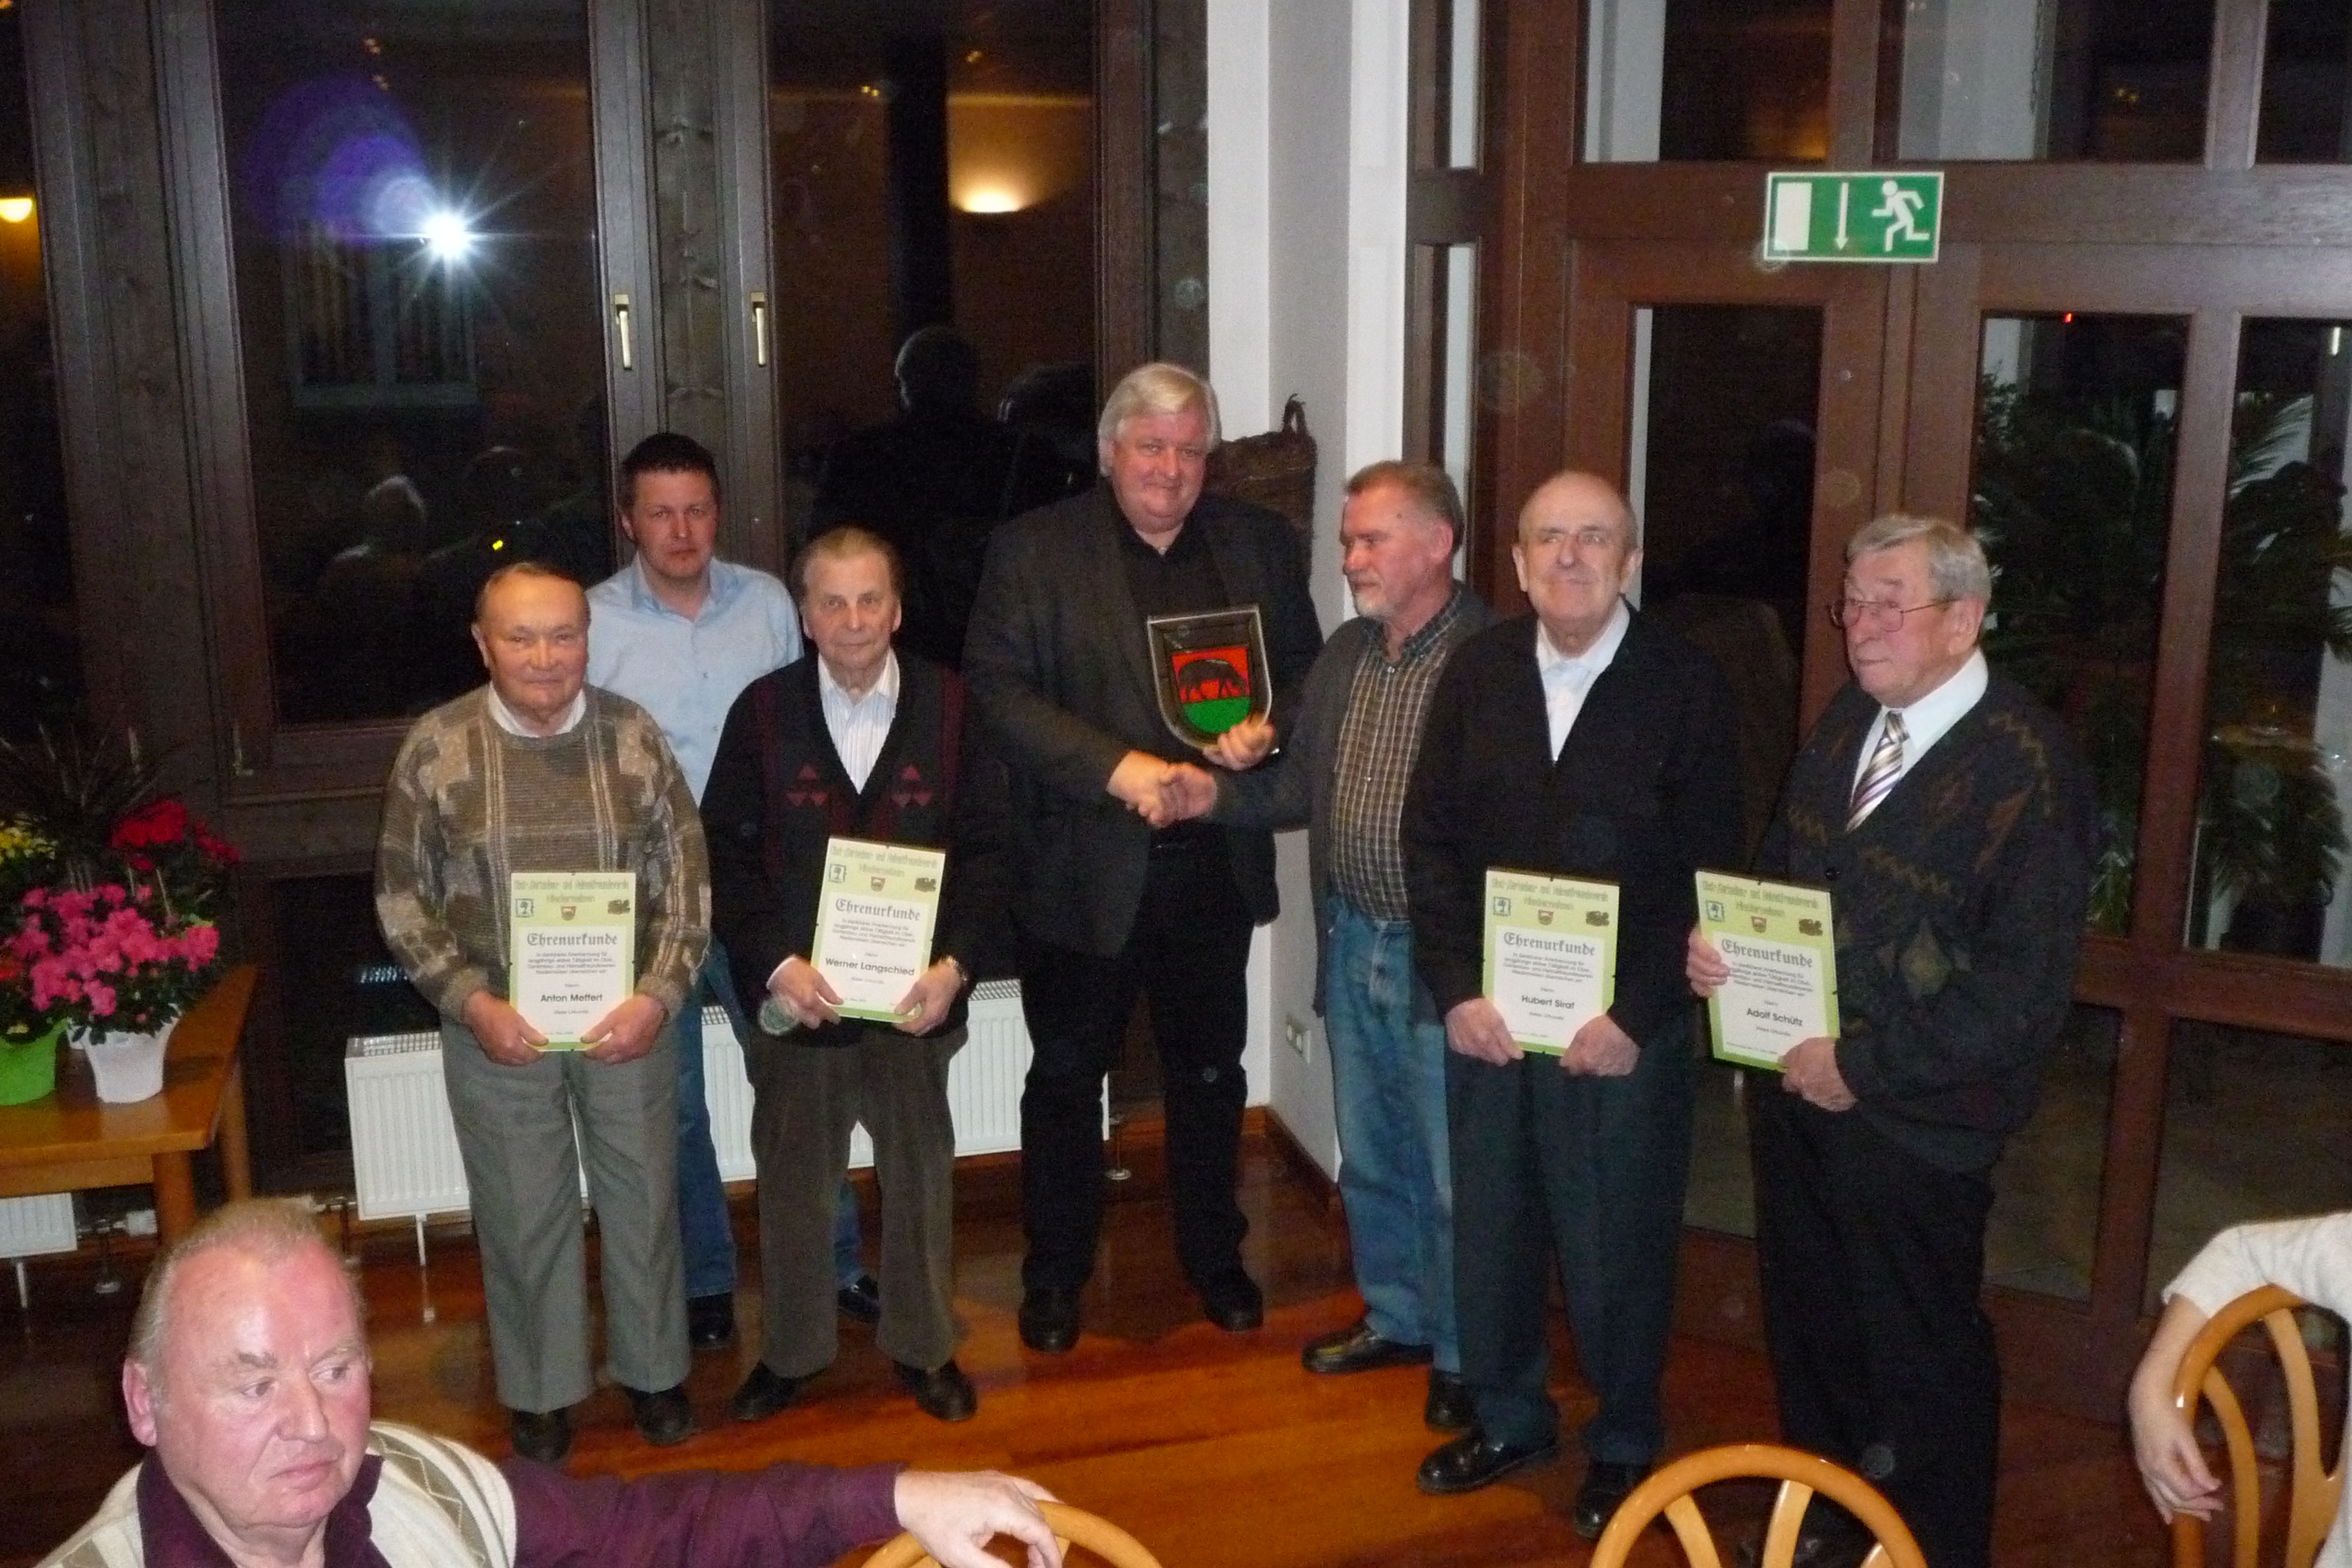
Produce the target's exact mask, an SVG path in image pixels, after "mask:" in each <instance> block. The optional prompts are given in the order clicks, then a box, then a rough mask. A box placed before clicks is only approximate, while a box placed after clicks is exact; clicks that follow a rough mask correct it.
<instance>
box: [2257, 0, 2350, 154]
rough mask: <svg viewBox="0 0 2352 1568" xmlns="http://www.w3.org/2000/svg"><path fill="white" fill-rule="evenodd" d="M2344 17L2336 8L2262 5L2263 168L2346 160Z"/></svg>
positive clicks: (2317, 1)
mask: <svg viewBox="0 0 2352 1568" xmlns="http://www.w3.org/2000/svg"><path fill="white" fill-rule="evenodd" d="M2347 60H2352V10H2347V8H2346V7H2345V5H2344V3H2343V0H2270V36H2269V40H2268V42H2266V43H2265V44H2264V46H2263V112H2262V121H2261V130H2260V131H2259V132H2258V133H2257V136H2258V139H2257V141H2256V142H2255V151H2254V156H2255V157H2256V158H2257V159H2258V160H2260V161H2261V162H2263V163H2342V162H2344V161H2345V159H2347V157H2352V72H2347Z"/></svg>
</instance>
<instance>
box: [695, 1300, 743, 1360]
mask: <svg viewBox="0 0 2352 1568" xmlns="http://www.w3.org/2000/svg"><path fill="white" fill-rule="evenodd" d="M734 1337H735V1297H734V1295H733V1293H732V1292H730V1293H729V1294H727V1295H723V1296H688V1298H687V1299H686V1338H687V1342H688V1343H689V1344H691V1345H693V1346H694V1348H695V1349H696V1350H698V1351H707V1350H715V1349H717V1348H718V1347H719V1346H720V1345H723V1344H725V1343H726V1342H728V1341H729V1340H731V1339H733V1338H734Z"/></svg>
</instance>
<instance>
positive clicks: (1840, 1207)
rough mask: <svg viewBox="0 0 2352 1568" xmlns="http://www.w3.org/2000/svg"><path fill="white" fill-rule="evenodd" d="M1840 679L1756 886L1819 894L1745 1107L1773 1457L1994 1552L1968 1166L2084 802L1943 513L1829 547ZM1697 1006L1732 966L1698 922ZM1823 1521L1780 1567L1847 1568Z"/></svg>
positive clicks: (2036, 1005) (2042, 1019)
mask: <svg viewBox="0 0 2352 1568" xmlns="http://www.w3.org/2000/svg"><path fill="white" fill-rule="evenodd" d="M1845 557H1846V577H1845V592H1844V595H1843V597H1842V598H1841V599H1840V600H1839V602H1838V603H1837V604H1836V605H1832V606H1831V609H1832V619H1833V620H1834V621H1835V622H1836V623H1837V625H1838V626H1841V627H1842V628H1843V630H1844V632H1845V648H1846V660H1847V662H1848V663H1849V664H1850V665H1851V666H1852V667H1853V684H1851V685H1849V686H1847V687H1846V688H1845V689H1843V691H1840V692H1839V693H1838V694H1837V696H1835V697H1834V698H1832V700H1831V701H1830V705H1829V708H1828V710H1826V711H1825V712H1823V713H1822V719H1821V722H1820V723H1819V724H1817V725H1816V726H1814V729H1813V732H1812V735H1811V737H1810V738H1809V739H1808V740H1807V741H1806V742H1805V745H1804V749H1803V750H1802V751H1801V752H1798V754H1797V760H1796V763H1795V765H1794V766H1793V767H1792V768H1791V769H1790V773H1789V783H1788V787H1787V789H1786V790H1785V791H1784V792H1783V793H1782V795H1781V800H1780V813H1779V816H1777V818H1776V819H1775V820H1774V822H1773V824H1772V826H1771V828H1770V830H1769V832H1768V833H1767V834H1766V835H1765V838H1764V846H1763V848H1762V849H1761V850H1760V851H1759V854H1758V857H1757V866H1756V869H1757V873H1758V875H1759V876H1763V877H1769V878H1775V879H1785V880H1788V881H1793V882H1802V883H1809V884H1811V885H1812V886H1815V887H1823V888H1827V889H1829V891H1830V894H1831V899H1832V911H1833V917H1834V919H1835V921H1836V936H1837V980H1838V998H1837V1000H1838V1019H1839V1024H1840V1034H1839V1035H1838V1037H1836V1038H1834V1039H1832V1038H1815V1039H1810V1040H1804V1041H1801V1042H1800V1043H1799V1044H1798V1045H1796V1046H1794V1047H1791V1048H1790V1051H1789V1053H1788V1055H1787V1056H1786V1057H1784V1058H1782V1059H1781V1060H1782V1067H1783V1068H1784V1069H1785V1071H1784V1075H1783V1078H1782V1081H1781V1085H1780V1087H1781V1088H1782V1089H1786V1090H1787V1091H1788V1092H1787V1093H1785V1094H1769V1093H1768V1094H1759V1095H1751V1096H1749V1098H1748V1118H1749V1134H1750V1139H1751V1142H1752V1145H1753V1153H1754V1159H1755V1165H1756V1251H1757V1262H1758V1265H1759V1269H1760V1272H1761V1274H1762V1282H1763V1295H1764V1334H1765V1342H1766V1345H1767V1347H1768V1348H1769V1351H1770V1352H1771V1357H1772V1377H1773V1382H1774V1384H1776V1386H1777V1391H1778V1394H1779V1397H1780V1426H1781V1431H1782V1434H1783V1435H1784V1436H1786V1437H1787V1438H1788V1440H1789V1441H1790V1442H1791V1443H1794V1444H1796V1445H1798V1446H1800V1447H1806V1448H1811V1449H1813V1450H1815V1451H1816V1452H1819V1453H1822V1454H1824V1455H1827V1456H1828V1457H1829V1458H1832V1459H1835V1460H1838V1461H1839V1462H1840V1463H1842V1464H1844V1465H1846V1466H1849V1467H1851V1468H1854V1469H1857V1470H1859V1471H1861V1472H1862V1474H1863V1475H1864V1476H1865V1477H1867V1478H1868V1479H1870V1480H1871V1481H1872V1482H1874V1484H1876V1485H1877V1487H1878V1488H1879V1489H1880V1490H1882V1491H1884V1492H1885V1494H1886V1496H1887V1498H1888V1500H1890V1501H1892V1502H1893V1503H1894V1504H1895V1507H1896V1508H1897V1509H1898V1510H1901V1512H1902V1514H1903V1518H1904V1521H1905V1522H1906V1523H1907V1524H1909V1525H1910V1527H1911V1530H1912V1532H1913V1533H1914V1534H1915V1535H1916V1536H1917V1537H1918V1539H1919V1545H1920V1548H1921V1550H1922V1551H1924V1552H1926V1553H1927V1562H1928V1563H1929V1564H1931V1568H1981V1565H1982V1564H1983V1563H1986V1562H1987V1560H1988V1559H1989V1557H1990V1552H1991V1545H1992V1507H1993V1481H1994V1476H1995V1473H1996V1470H1997V1467H1998V1460H1999V1451H2000V1360H1999V1358H1998V1356H1997V1355H1996V1353H1995V1350H1994V1345H1993V1335H1992V1324H1991V1322H1990V1320H1988V1319H1987V1318H1986V1316H1985V1314H1984V1310H1983V1308H1982V1307H1981V1306H1980V1305H1979V1300H1978V1298H1979V1295H1980V1294H1981V1291H1982V1287H1983V1283H1984V1237H1985V1220H1986V1217H1987V1215H1989V1214H1990V1210H1991V1206H1992V1183H1991V1173H1992V1167H1993V1164H1994V1162H1996V1161H1997V1160H1999V1159H2000V1152H2001V1148H2002V1146H2003V1145H2004V1144H2005V1143H2007V1142H2008V1141H2009V1137H2010V1134H2011V1133H2012V1132H2014V1131H2017V1129H2018V1128H2019V1127H2021V1125H2023V1124H2024V1121H2025V1120H2026V1118H2027V1117H2028V1116H2030V1115H2032V1111H2033V1106H2034V1101H2035V1100H2036V1099H2037V1098H2038V1097H2039V1095H2040V1093H2041V1085H2042V1064H2043V1062H2044V1061H2045V1060H2046V1059H2047V1058H2048V1057H2049V1055H2050V1049H2051V1047H2052V1045H2053V1042H2054V1041H2055V1040H2056V1038H2057V1036H2058V1031H2059V1029H2060V1028H2061V1027H2062V1026H2063V1025H2064V1023H2065V1021H2066V1016H2067V1011H2068V1008H2069V1006H2070V1005H2071V1004H2072V1002H2073V1000H2074V956H2075V952H2076V950H2077V949H2078V948H2079V947H2080V945H2081V942H2082V934H2083V919H2084V911H2085V909H2086V907H2087V905H2088V902H2089V898H2090V877H2091V865H2092V861H2093V858H2094V855H2095V820H2096V818H2095V809H2094V806H2093V805H2092V800H2091V790H2090V784H2089V776H2088V774H2087V773H2086V772H2085V770H2084V764H2083V762H2082V759H2081V757H2080V755H2079V754H2078V753H2077V752H2076V751H2075V748H2074V742H2073V740H2072V739H2071V738H2070V737H2069V736H2068V734H2067V732H2066V729H2065V726H2064V725H2063V723H2061V722H2060V721H2059V719H2058V717H2057V716H2056V715H2055V714H2053V713H2052V712H2051V711H2050V710H2048V709H2046V708H2044V707H2042V705H2041V704H2040V703H2039V702H2036V701H2035V700H2033V699H2032V697H2031V696H2029V695H2028V694H2027V693H2026V691H2025V690H2024V689H2022V688H2021V687H2020V686H2019V685H2018V684H2017V683H2016V682H2015V681H2013V680H2011V679H2007V678H2006V677H2004V676H2000V675H1998V674H1994V673H1992V672H1991V671H1990V669H1989V668H1987V667H1986V664H1985V659H1984V656H1983V654H1982V653H1980V652H1979V650H1978V647H1977V639H1978V636H1979V633H1980V632H1981V631H1982V629H1983V626H1984V618H1985V609H1986V606H1987V604H1988V602H1989V601H1990V598H1991V595H1992V579H1991V574H1990V571H1989V570H1988V568H1987V566H1986V563H1985V557H1984V550H1983V547H1982V546H1981V545H1979V543H1978V542H1977V541H1976V539H1975V538H1973V537H1972V536H1971V535H1969V533H1968V532H1967V531H1965V530H1962V529H1960V528H1958V527H1956V526H1955V525H1953V524H1951V523H1948V522H1944V521H1935V520H1930V519H1921V518H1910V517H1900V516H1895V517H1883V518H1880V519H1879V520H1877V521H1874V522H1872V523H1870V524H1868V525H1866V526H1865V527H1864V528H1863V529H1862V530H1861V531H1859V532H1857V533H1856V534H1855V535H1854V536H1853V540H1852V541H1851V542H1848V544H1847V545H1846V552H1845ZM1685 968H1686V973H1688V976H1689V978H1690V981H1691V984H1692V986H1693V988H1694V989H1696V990H1697V991H1698V992H1699V993H1700V994H1702V995H1705V994H1710V993H1711V992H1712V991H1713V990H1714V988H1715V987H1717V985H1720V984H1723V982H1724V981H1725V980H1726V979H1727V978H1728V977H1729V974H1730V970H1729V968H1728V967H1727V965H1726V964H1725V963H1724V962H1723V959H1722V957H1721V955H1720V954H1719V953H1717V951H1716V950H1715V947H1714V945H1713V944H1712V943H1710V942H1706V940H1705V939H1704V938H1703V937H1701V936H1700V935H1699V933H1698V931H1696V929H1694V930H1693V931H1691V933H1690V938H1689V943H1688V948H1687V952H1686V961H1685ZM1869 1545H1870V1542H1869V1540H1868V1538H1867V1537H1866V1536H1864V1535H1862V1534H1861V1533H1860V1526H1859V1525H1857V1524H1855V1523H1854V1522H1853V1521H1852V1520H1851V1519H1848V1518H1844V1517H1842V1516H1841V1515H1840V1514H1838V1513H1835V1512H1832V1510H1829V1509H1828V1508H1827V1507H1826V1505H1824V1506H1822V1507H1817V1508H1815V1509H1814V1510H1812V1511H1811V1513H1810V1514H1809V1515H1808V1516H1807V1521H1806V1527H1805V1539H1804V1540H1803V1541H1802V1542H1801V1543H1800V1548H1799V1553H1798V1561H1799V1562H1801V1563H1806V1564H1808V1568H1831V1565H1833V1564H1838V1563H1859V1562H1860V1561H1861V1560H1862V1557H1863V1555H1864V1552H1866V1551H1867V1550H1868V1548H1869Z"/></svg>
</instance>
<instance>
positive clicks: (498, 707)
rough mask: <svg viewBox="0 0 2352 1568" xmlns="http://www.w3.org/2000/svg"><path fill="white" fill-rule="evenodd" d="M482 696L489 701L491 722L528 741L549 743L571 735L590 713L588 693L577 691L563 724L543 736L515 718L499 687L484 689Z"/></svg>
mask: <svg viewBox="0 0 2352 1568" xmlns="http://www.w3.org/2000/svg"><path fill="white" fill-rule="evenodd" d="M482 695H483V696H485V697H487V698H488V699H489V707H490V721H491V722H492V723H494V724H496V725H497V726H498V727H499V729H501V730H504V731H506V732H507V733H508V734H509V735H520V736H522V737H523V738H525V739H526V740H531V741H548V740H552V739H554V738H555V737H556V736H558V735H569V734H570V733H572V731H574V730H576V729H578V728H579V727H580V721H581V720H582V719H583V718H585V717H587V713H588V693H587V692H586V691H584V690H582V691H575V692H573V693H572V706H571V707H569V708H566V709H565V710H563V722H562V723H561V724H558V725H557V726H556V727H555V728H554V729H553V730H551V731H549V732H548V733H546V734H544V735H542V734H541V733H540V732H539V731H536V730H533V729H531V728H530V726H528V725H526V724H525V723H524V722H523V721H521V720H520V719H519V718H517V717H516V716H515V710H513V709H511V708H509V707H508V706H507V701H506V699H505V698H503V697H500V696H499V689H498V688H497V687H495V686H487V687H484V688H483V689H482Z"/></svg>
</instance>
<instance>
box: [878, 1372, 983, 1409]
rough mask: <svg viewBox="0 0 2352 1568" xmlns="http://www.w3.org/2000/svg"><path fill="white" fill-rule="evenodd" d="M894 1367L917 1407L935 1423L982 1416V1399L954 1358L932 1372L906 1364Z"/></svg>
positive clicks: (899, 1379)
mask: <svg viewBox="0 0 2352 1568" xmlns="http://www.w3.org/2000/svg"><path fill="white" fill-rule="evenodd" d="M890 1365H891V1366H892V1367H893V1368H894V1369H895V1370H896V1371H897V1372H898V1381H899V1382H900V1383H901V1384H905V1385H906V1389H907V1392H908V1393H909V1394H913V1395H914V1396H915V1404H916V1405H918V1406H919V1408H920V1409H921V1410H922V1412H923V1414H924V1415H929V1416H930V1417H932V1418H933V1419H934V1420H939V1421H969V1420H971V1418H972V1416H973V1415H975V1414H977V1413H978V1411H979V1409H980V1395H979V1394H978V1393H976V1392H975V1391H974V1390H973V1388H972V1386H971V1379H970V1378H968V1377H966V1376H965V1375H964V1374H963V1368H961V1367H960V1366H958V1365H956V1363H955V1358H954V1357H952V1356H950V1357H949V1358H948V1359H947V1360H946V1361H945V1362H943V1363H940V1365H938V1366H935V1367H933V1368H931V1370H930V1371H929V1372H925V1371H924V1370H923V1369H922V1368H920V1367H919V1366H908V1364H907V1363H905V1362H902V1361H894V1362H892V1363H890Z"/></svg>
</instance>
